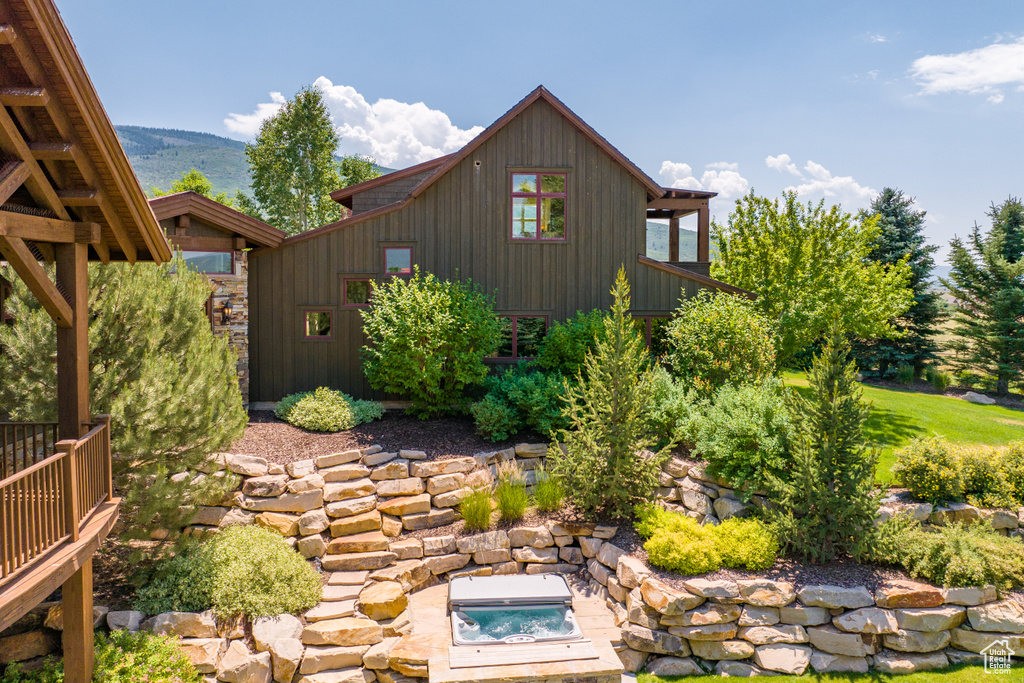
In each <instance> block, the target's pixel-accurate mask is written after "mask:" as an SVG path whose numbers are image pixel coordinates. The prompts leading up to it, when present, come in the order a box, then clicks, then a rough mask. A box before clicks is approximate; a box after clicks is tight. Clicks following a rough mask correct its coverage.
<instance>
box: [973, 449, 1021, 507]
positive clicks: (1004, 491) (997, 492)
mask: <svg viewBox="0 0 1024 683" xmlns="http://www.w3.org/2000/svg"><path fill="white" fill-rule="evenodd" d="M959 461H960V471H961V472H962V474H963V480H964V494H965V496H966V498H967V502H969V503H970V504H971V505H976V506H978V507H987V508H1015V507H1016V506H1017V500H1015V498H1014V493H1015V491H1014V486H1013V485H1012V484H1011V483H1010V481H1009V479H1008V477H1007V475H1008V472H1007V469H1008V468H1007V467H1006V457H1005V455H1004V453H1003V451H1001V450H997V449H993V448H989V447H987V446H963V447H961V448H960V449H959Z"/></svg>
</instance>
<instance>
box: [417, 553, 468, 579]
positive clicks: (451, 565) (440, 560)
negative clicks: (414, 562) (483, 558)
mask: <svg viewBox="0 0 1024 683" xmlns="http://www.w3.org/2000/svg"><path fill="white" fill-rule="evenodd" d="M469 558H470V556H469V555H463V554H462V553H452V554H451V555H434V556H432V557H427V558H424V559H423V563H424V564H425V565H427V567H429V568H430V573H431V574H433V575H434V576H438V575H440V574H444V573H446V572H450V571H453V570H456V569H462V568H463V567H465V566H466V565H467V564H469Z"/></svg>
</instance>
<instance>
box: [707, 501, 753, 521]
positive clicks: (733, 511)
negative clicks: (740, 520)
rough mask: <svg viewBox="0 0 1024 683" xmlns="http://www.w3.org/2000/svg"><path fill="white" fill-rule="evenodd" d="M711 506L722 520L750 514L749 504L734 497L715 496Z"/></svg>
mask: <svg viewBox="0 0 1024 683" xmlns="http://www.w3.org/2000/svg"><path fill="white" fill-rule="evenodd" d="M712 507H714V509H715V515H716V516H717V517H718V519H720V520H722V521H723V522H724V521H725V520H727V519H731V518H733V517H747V516H749V515H750V506H749V505H747V504H745V503H742V502H740V501H738V500H736V499H735V498H717V499H715V502H714V504H713V506H712Z"/></svg>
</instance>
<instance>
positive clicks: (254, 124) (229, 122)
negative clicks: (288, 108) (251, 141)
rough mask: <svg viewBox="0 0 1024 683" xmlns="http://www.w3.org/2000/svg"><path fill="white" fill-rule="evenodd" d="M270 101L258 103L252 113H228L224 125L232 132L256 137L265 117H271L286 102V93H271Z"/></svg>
mask: <svg viewBox="0 0 1024 683" xmlns="http://www.w3.org/2000/svg"><path fill="white" fill-rule="evenodd" d="M270 100H271V101H270V102H263V103H262V104H257V105H256V111H254V112H253V113H251V114H228V117H227V118H226V119H224V125H225V126H227V129H228V130H229V131H231V132H232V133H238V134H239V135H245V136H246V137H254V136H255V135H256V133H257V132H259V129H260V124H261V123H263V119H269V118H270V117H271V116H273V115H274V114H276V113H277V111H278V110H279V109H280V108H281V106H282V105H284V103H285V99H284V95H282V94H281V93H279V92H272V93H270Z"/></svg>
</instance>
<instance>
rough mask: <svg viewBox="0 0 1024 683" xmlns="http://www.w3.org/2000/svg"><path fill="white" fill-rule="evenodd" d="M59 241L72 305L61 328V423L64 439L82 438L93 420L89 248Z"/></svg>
mask: <svg viewBox="0 0 1024 683" xmlns="http://www.w3.org/2000/svg"><path fill="white" fill-rule="evenodd" d="M88 249H89V248H88V246H87V245H85V244H58V245H57V248H56V257H57V284H58V285H59V286H60V288H61V289H62V290H63V292H64V296H65V297H66V298H67V300H68V303H69V304H70V305H71V314H72V321H71V327H58V328H57V422H58V426H59V430H60V436H61V438H63V439H78V438H80V437H82V436H83V435H84V434H85V432H86V431H87V430H88V426H87V425H88V422H89V260H88V256H89V251H88Z"/></svg>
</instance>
